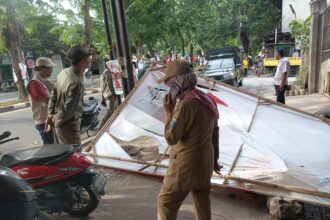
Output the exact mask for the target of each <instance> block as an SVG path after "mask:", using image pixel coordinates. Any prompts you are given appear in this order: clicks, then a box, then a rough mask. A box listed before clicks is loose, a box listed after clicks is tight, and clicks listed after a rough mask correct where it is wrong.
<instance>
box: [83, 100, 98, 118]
mask: <svg viewBox="0 0 330 220" xmlns="http://www.w3.org/2000/svg"><path fill="white" fill-rule="evenodd" d="M97 105H98V103H97V100H95V99H94V100H88V101H87V102H85V103H84V104H83V109H84V114H86V113H90V112H93V111H94V110H95V108H96V107H97Z"/></svg>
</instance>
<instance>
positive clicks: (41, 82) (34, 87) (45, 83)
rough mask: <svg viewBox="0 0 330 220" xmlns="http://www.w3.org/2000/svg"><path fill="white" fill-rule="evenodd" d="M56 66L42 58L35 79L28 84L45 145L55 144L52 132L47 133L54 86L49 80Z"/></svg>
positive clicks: (36, 69)
mask: <svg viewBox="0 0 330 220" xmlns="http://www.w3.org/2000/svg"><path fill="white" fill-rule="evenodd" d="M54 66H56V65H55V64H54V63H53V62H52V60H51V59H49V58H46V57H40V58H38V59H37V61H36V67H35V68H34V77H33V78H32V80H31V81H30V82H29V83H28V84H27V87H26V90H27V91H28V93H29V96H30V102H31V109H32V113H33V119H34V122H35V126H36V129H37V130H38V132H39V134H40V137H41V139H42V142H43V144H53V143H54V133H53V131H52V130H49V131H48V132H46V129H45V128H46V120H47V116H48V101H49V97H50V94H51V92H52V90H53V87H54V84H53V83H52V82H50V81H49V80H48V78H49V77H50V76H51V74H52V71H53V67H54Z"/></svg>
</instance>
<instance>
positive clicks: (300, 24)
mask: <svg viewBox="0 0 330 220" xmlns="http://www.w3.org/2000/svg"><path fill="white" fill-rule="evenodd" d="M310 25H311V18H310V17H308V18H306V20H303V21H301V20H297V19H295V20H292V21H291V22H290V24H289V27H290V30H291V35H292V37H294V38H295V39H296V40H298V41H299V42H300V45H301V50H302V53H301V55H302V65H301V68H300V71H299V74H298V76H297V84H298V85H300V86H306V85H307V81H308V79H307V76H308V63H309V36H310ZM306 87H307V86H306Z"/></svg>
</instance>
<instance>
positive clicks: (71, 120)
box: [47, 45, 91, 144]
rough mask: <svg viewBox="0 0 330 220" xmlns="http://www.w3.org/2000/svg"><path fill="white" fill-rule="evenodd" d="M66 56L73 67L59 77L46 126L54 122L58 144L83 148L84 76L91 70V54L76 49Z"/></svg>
mask: <svg viewBox="0 0 330 220" xmlns="http://www.w3.org/2000/svg"><path fill="white" fill-rule="evenodd" d="M67 55H68V58H69V59H70V60H71V63H72V66H71V67H69V68H66V69H64V70H62V71H61V72H60V73H59V74H58V76H57V83H56V86H55V88H54V89H53V92H52V96H51V100H50V104H49V116H48V120H47V124H52V122H53V121H55V124H54V125H55V132H56V137H57V142H58V143H59V144H81V137H80V124H81V116H82V113H83V96H84V83H83V74H84V72H85V71H86V69H88V68H90V67H91V56H90V55H91V52H90V50H89V49H87V48H85V47H83V46H80V45H77V46H74V47H72V48H70V49H69V51H68V54H67Z"/></svg>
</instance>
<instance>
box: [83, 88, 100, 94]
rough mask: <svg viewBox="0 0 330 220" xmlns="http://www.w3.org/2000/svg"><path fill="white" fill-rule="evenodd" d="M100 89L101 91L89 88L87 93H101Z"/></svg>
mask: <svg viewBox="0 0 330 220" xmlns="http://www.w3.org/2000/svg"><path fill="white" fill-rule="evenodd" d="M100 91H101V90H100V89H91V90H87V91H85V95H91V94H95V93H99V92H100Z"/></svg>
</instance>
